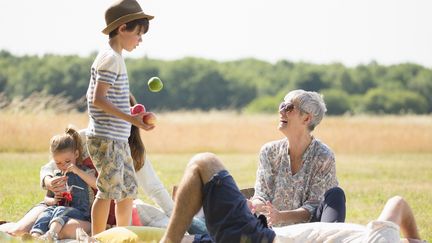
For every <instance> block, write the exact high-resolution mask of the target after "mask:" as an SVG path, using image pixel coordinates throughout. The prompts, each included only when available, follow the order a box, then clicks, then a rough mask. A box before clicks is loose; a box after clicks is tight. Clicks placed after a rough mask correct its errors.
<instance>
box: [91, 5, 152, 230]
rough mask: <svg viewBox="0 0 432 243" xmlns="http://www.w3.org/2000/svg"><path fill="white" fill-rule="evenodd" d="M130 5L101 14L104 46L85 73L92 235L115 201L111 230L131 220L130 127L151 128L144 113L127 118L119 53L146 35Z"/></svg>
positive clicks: (144, 23)
mask: <svg viewBox="0 0 432 243" xmlns="http://www.w3.org/2000/svg"><path fill="white" fill-rule="evenodd" d="M151 19H153V16H150V15H147V14H145V13H144V12H143V11H142V9H141V7H140V5H139V4H138V3H137V2H136V0H121V1H117V2H115V3H114V4H113V5H111V6H110V7H109V8H108V9H107V10H106V12H105V21H106V25H107V26H106V27H105V29H104V30H103V31H102V32H103V33H104V34H106V35H109V46H108V47H107V49H105V50H102V51H101V52H100V53H99V54H98V56H97V57H96V59H95V61H94V62H93V65H92V68H91V78H90V84H89V88H88V90H87V105H88V112H89V125H88V128H87V132H86V136H87V139H88V140H87V141H88V142H87V148H88V152H89V154H90V157H91V159H92V160H93V163H94V165H95V167H96V169H97V171H98V173H99V176H98V178H97V188H98V192H97V194H96V199H95V201H94V202H93V206H92V212H91V219H92V222H91V223H92V234H93V235H95V234H97V233H99V232H102V231H103V230H105V223H106V222H107V217H108V212H109V206H110V201H111V200H115V201H116V209H115V214H116V219H117V226H127V225H129V223H130V221H131V214H132V201H133V199H134V198H135V197H136V194H137V179H136V175H135V171H134V167H133V160H132V157H131V153H130V148H129V145H128V137H129V134H130V129H131V124H134V125H135V126H137V127H139V128H142V129H144V130H147V131H148V130H151V129H153V128H154V126H153V125H147V124H145V123H144V122H143V121H142V117H143V116H144V115H146V113H140V114H137V115H131V114H130V111H129V81H128V76H127V72H126V65H125V62H124V60H123V57H122V51H123V50H126V51H129V52H130V51H132V50H133V49H134V48H135V47H137V46H138V45H139V43H140V42H141V41H142V35H143V34H145V33H146V32H147V31H148V28H149V20H151Z"/></svg>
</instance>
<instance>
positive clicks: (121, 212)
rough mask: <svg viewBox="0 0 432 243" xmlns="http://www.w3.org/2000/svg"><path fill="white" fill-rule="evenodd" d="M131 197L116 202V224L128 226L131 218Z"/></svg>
mask: <svg viewBox="0 0 432 243" xmlns="http://www.w3.org/2000/svg"><path fill="white" fill-rule="evenodd" d="M132 206H133V199H131V198H125V199H123V200H121V201H118V202H116V206H115V216H116V222H117V226H128V225H130V222H131V220H132Z"/></svg>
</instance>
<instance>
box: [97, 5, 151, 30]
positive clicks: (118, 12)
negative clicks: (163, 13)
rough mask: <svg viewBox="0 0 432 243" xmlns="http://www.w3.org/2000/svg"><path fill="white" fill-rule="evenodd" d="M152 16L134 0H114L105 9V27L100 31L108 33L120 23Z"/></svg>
mask: <svg viewBox="0 0 432 243" xmlns="http://www.w3.org/2000/svg"><path fill="white" fill-rule="evenodd" d="M153 18H154V16H151V15H148V14H145V13H144V12H143V11H142V9H141V7H140V5H139V4H138V2H137V1H136V0H120V1H116V2H115V3H114V4H113V5H111V6H110V7H109V8H108V9H107V10H106V11H105V22H106V25H107V26H106V27H105V29H103V30H102V33H104V34H106V35H108V34H109V33H110V32H111V31H113V30H115V29H116V28H117V27H119V26H120V25H122V24H126V23H128V22H130V21H133V20H136V19H148V20H151V19H153Z"/></svg>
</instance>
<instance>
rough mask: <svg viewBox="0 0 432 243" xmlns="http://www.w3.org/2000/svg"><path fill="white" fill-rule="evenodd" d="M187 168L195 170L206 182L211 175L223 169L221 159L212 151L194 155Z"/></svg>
mask: <svg viewBox="0 0 432 243" xmlns="http://www.w3.org/2000/svg"><path fill="white" fill-rule="evenodd" d="M188 169H189V170H196V171H198V172H199V174H200V175H201V177H202V179H203V182H204V183H206V182H207V181H208V180H209V179H210V178H211V176H213V175H214V174H216V173H218V172H219V171H221V170H224V169H225V167H224V166H223V164H222V161H221V160H220V159H219V158H218V157H217V156H216V155H215V154H213V153H208V152H207V153H199V154H196V155H194V156H193V157H192V158H191V160H190V161H189V163H188Z"/></svg>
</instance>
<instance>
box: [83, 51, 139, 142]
mask: <svg viewBox="0 0 432 243" xmlns="http://www.w3.org/2000/svg"><path fill="white" fill-rule="evenodd" d="M97 82H104V83H107V84H109V85H110V86H111V87H110V88H109V89H108V93H107V95H106V98H107V99H108V100H109V101H110V102H111V103H113V104H114V105H115V106H116V107H117V108H119V109H120V110H122V111H123V112H124V113H128V114H130V110H129V107H130V103H129V80H128V76H127V71H126V64H125V62H124V60H123V57H122V56H121V55H120V54H118V53H117V52H115V51H114V50H113V49H111V48H108V49H106V50H102V51H101V52H100V53H99V54H98V56H97V57H96V59H95V61H94V62H93V65H92V67H91V77H90V84H89V87H88V90H87V108H88V114H89V125H88V127H87V132H86V135H87V136H88V137H101V138H106V139H110V140H119V141H126V142H127V141H128V138H129V135H130V129H131V124H130V123H129V122H127V121H125V120H123V119H120V118H118V117H116V116H114V115H111V114H108V113H106V112H105V111H103V110H102V109H100V108H98V107H96V106H94V105H93V104H92V102H91V101H92V100H93V96H94V90H95V87H96V83H97Z"/></svg>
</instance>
